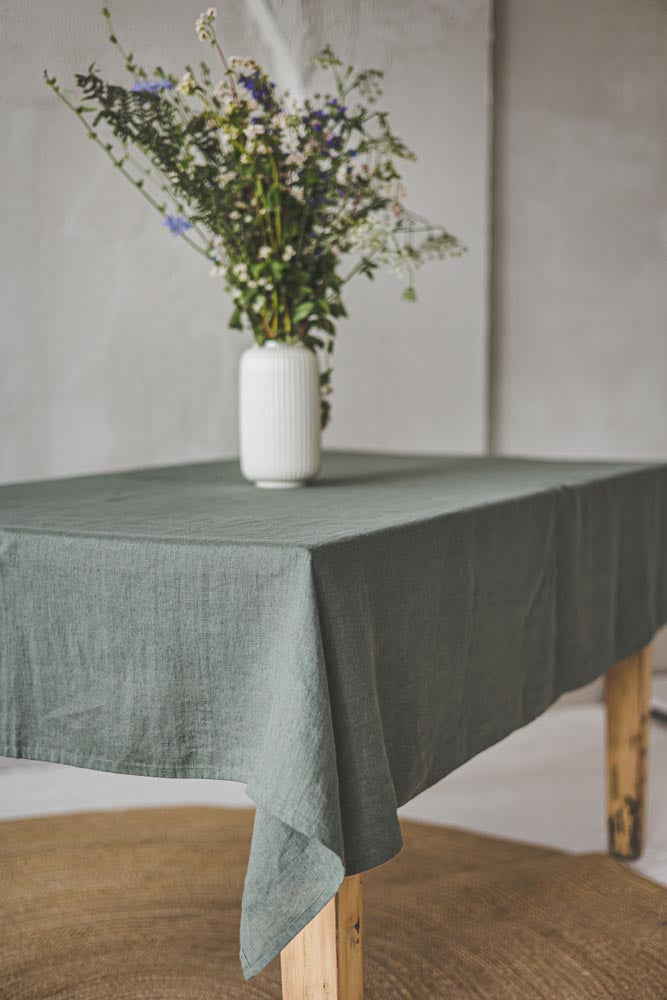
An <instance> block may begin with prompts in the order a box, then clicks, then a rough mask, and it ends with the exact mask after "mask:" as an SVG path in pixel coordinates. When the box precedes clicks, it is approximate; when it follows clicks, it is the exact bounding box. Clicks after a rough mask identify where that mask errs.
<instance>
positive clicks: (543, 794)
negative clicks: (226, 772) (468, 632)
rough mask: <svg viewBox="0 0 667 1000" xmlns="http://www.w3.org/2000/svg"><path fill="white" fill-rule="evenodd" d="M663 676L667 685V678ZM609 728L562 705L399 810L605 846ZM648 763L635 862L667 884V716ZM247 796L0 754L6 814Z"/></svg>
mask: <svg viewBox="0 0 667 1000" xmlns="http://www.w3.org/2000/svg"><path fill="white" fill-rule="evenodd" d="M659 683H660V686H661V687H663V688H664V687H666V686H667V684H666V682H665V681H664V680H663V681H661V682H659ZM661 694H663V692H661ZM664 696H667V691H665V692H664V694H663V697H664ZM603 732H604V712H603V708H602V706H601V705H588V704H583V705H582V704H574V705H572V704H568V705H566V706H564V707H560V706H557V707H555V708H553V709H551V710H550V711H549V712H547V713H546V714H545V715H543V716H542V717H541V718H540V719H537V720H536V721H535V722H533V723H531V725H529V726H526V727H525V729H522V730H520V731H519V732H516V733H514V734H513V735H512V736H510V737H509V738H508V739H506V740H504V741H503V742H502V743H500V744H498V745H497V746H495V747H493V748H492V749H491V750H487V751H486V752H485V753H483V754H480V755H479V756H478V757H476V758H475V759H474V760H472V761H470V762H469V763H468V764H466V765H465V766H464V767H462V768H460V769H459V770H458V771H456V772H455V773H454V774H451V775H450V776H449V777H448V778H446V779H445V780H444V781H441V782H440V783H439V784H438V785H436V786H435V787H434V788H431V789H429V790H428V791H426V792H424V793H423V794H422V795H420V796H419V797H418V798H417V799H414V800H413V801H412V802H411V803H409V805H407V806H406V807H405V808H404V809H402V810H401V812H402V814H403V815H405V816H409V817H412V818H414V819H423V820H427V821H430V822H435V823H446V824H451V825H454V826H462V827H465V828H467V829H470V830H478V831H480V832H483V833H489V834H496V835H499V836H504V837H510V838H514V839H517V840H523V841H528V842H531V843H537V844H544V845H549V846H553V847H559V848H562V849H564V850H571V851H598V850H603V849H604V846H605V824H604V808H605V807H604V778H603V769H604V753H603V749H604V748H603ZM649 770H650V781H649V814H648V835H647V844H646V851H645V854H644V857H643V858H642V859H641V860H640V861H639V862H638V863H637V865H636V868H637V869H638V870H639V871H641V872H642V873H643V874H645V875H647V876H648V877H650V878H653V879H655V880H656V881H659V882H662V883H663V884H665V885H667V722H658V721H653V722H652V723H651V747H650V768H649ZM247 802H248V800H247V799H246V797H245V793H244V790H243V787H242V786H241V785H237V784H234V783H232V782H220V781H175V780H170V779H161V778H140V777H133V776H124V775H116V774H102V773H98V772H95V771H85V770H82V769H79V768H73V767H65V766H61V765H58V764H40V763H35V762H29V761H14V760H11V759H8V758H0V818H5V819H9V818H13V817H21V816H37V815H43V814H45V813H53V812H76V811H86V810H93V809H114V808H122V807H133V806H134V807H139V806H150V805H157V804H168V805H169V804H178V803H214V804H224V805H244V804H247Z"/></svg>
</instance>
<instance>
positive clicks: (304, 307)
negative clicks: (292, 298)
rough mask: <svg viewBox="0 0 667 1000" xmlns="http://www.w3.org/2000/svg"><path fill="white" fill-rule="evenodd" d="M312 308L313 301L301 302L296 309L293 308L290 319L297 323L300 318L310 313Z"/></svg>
mask: <svg viewBox="0 0 667 1000" xmlns="http://www.w3.org/2000/svg"><path fill="white" fill-rule="evenodd" d="M313 308H314V303H312V302H302V303H301V305H299V306H297V307H296V309H295V310H294V315H293V317H292V319H293V320H294V322H295V323H299V322H300V321H301V320H302V319H305V318H306V316H309V315H310V314H311V312H312V311H313Z"/></svg>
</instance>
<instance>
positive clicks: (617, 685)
mask: <svg viewBox="0 0 667 1000" xmlns="http://www.w3.org/2000/svg"><path fill="white" fill-rule="evenodd" d="M650 686H651V647H650V646H646V647H645V649H642V650H641V652H639V653H636V654H635V655H634V656H629V657H628V659H627V660H621V662H620V663H617V664H616V666H615V667H613V668H612V669H611V670H610V671H609V673H608V674H607V677H606V682H605V694H606V700H607V812H608V820H607V822H608V830H609V852H610V854H613V855H614V857H617V858H638V857H639V856H640V855H641V853H642V850H643V847H644V821H645V814H646V764H647V756H648V719H649V692H650Z"/></svg>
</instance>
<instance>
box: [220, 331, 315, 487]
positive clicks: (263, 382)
mask: <svg viewBox="0 0 667 1000" xmlns="http://www.w3.org/2000/svg"><path fill="white" fill-rule="evenodd" d="M239 405H240V411H239V433H240V452H241V471H242V473H243V475H244V476H245V478H246V479H249V480H250V481H251V482H253V483H256V484H257V486H265V487H269V488H271V487H273V488H280V487H289V486H302V485H303V484H304V483H305V482H307V481H308V480H309V479H312V478H313V477H314V476H315V475H316V474H317V471H318V469H319V466H320V386H319V368H318V364H317V358H316V357H315V354H314V353H313V352H312V351H310V350H308V348H307V347H304V346H303V345H302V344H277V343H270V344H265V345H263V346H261V347H260V346H259V345H258V344H255V345H254V346H253V347H250V348H248V350H247V351H244V353H243V355H242V356H241V367H240V385H239Z"/></svg>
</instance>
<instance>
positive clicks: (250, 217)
mask: <svg viewBox="0 0 667 1000" xmlns="http://www.w3.org/2000/svg"><path fill="white" fill-rule="evenodd" d="M243 221H244V222H247V223H248V225H250V223H251V222H252V215H244V216H243Z"/></svg>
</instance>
